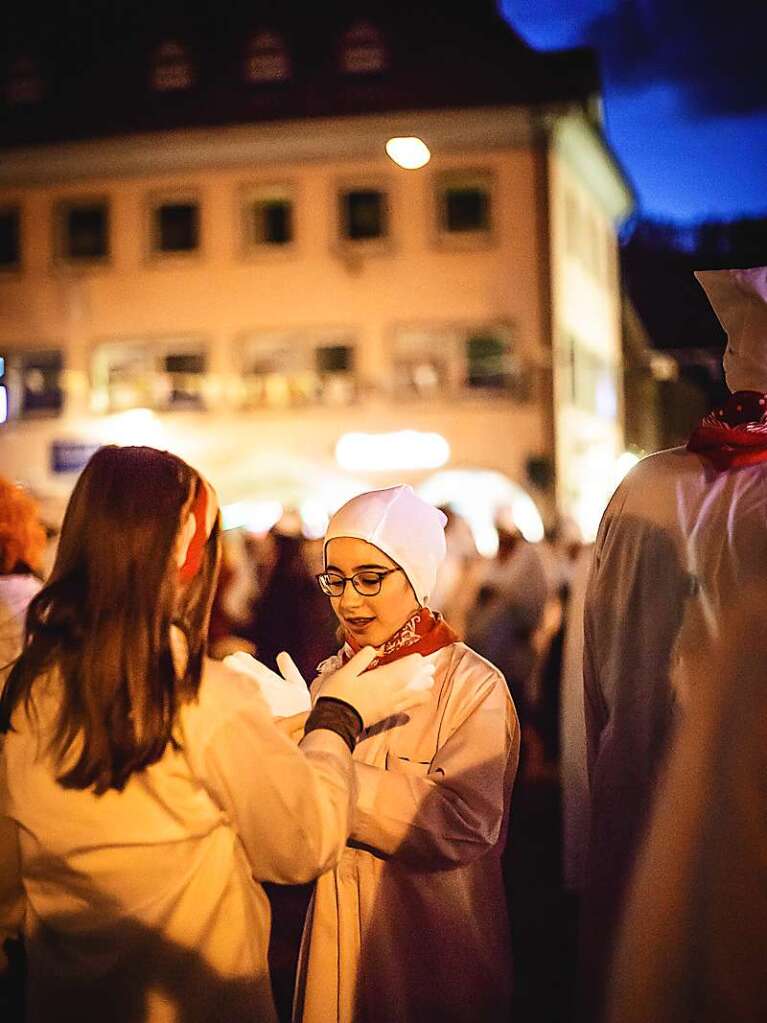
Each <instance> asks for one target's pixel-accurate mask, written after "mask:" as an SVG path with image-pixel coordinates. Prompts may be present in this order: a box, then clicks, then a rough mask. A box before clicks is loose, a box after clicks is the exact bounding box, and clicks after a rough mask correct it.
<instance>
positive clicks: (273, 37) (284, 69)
mask: <svg viewBox="0 0 767 1023" xmlns="http://www.w3.org/2000/svg"><path fill="white" fill-rule="evenodd" d="M290 73H291V66H290V57H289V56H288V51H287V48H286V46H285V40H284V39H283V37H282V36H281V35H280V34H279V32H257V33H256V34H255V35H254V36H251V38H250V40H249V41H248V46H247V51H246V56H245V80H246V81H247V82H284V81H286V80H287V79H288V78H290Z"/></svg>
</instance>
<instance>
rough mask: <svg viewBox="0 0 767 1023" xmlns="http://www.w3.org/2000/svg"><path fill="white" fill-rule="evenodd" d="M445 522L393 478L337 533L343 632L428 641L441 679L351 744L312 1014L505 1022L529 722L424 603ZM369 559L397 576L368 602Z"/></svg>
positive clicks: (321, 884)
mask: <svg viewBox="0 0 767 1023" xmlns="http://www.w3.org/2000/svg"><path fill="white" fill-rule="evenodd" d="M443 526H444V516H443V515H442V513H441V512H438V511H437V510H436V509H435V508H433V507H432V506H430V505H427V504H426V503H425V502H424V501H422V500H420V498H418V497H417V496H416V495H415V494H414V493H413V491H412V490H411V489H410V487H394V488H391V489H389V490H383V491H376V492H373V493H370V494H363V495H360V496H359V497H357V498H354V499H353V500H352V501H350V502H348V503H347V504H346V505H345V506H344V507H343V508H342V509H341V510H340V511H339V512H338V513H337V514H336V515H335V516H334V517H333V519H332V520H331V522H330V525H329V528H328V533H327V537H326V544H325V551H326V574H328V575H335V576H336V579H335V582H334V583H333V585H334V587H335V589H336V590H340V591H341V592H340V595H337V596H333V595H332V594H331V601H332V603H333V607H334V610H335V612H336V614H337V616H338V617H339V619H340V621H341V624H342V625H343V626H344V629H345V632H346V635H347V641H348V642H351V643H352V646H354V645H359V644H361V643H362V642H365V643H368V642H370V643H372V645H373V646H375V647H376V648H378V649H379V651H380V653H381V657H382V659H384V660H386V659H388V658H389V657H391V656H394V657H396V656H397V651H398V650H400V649H401V650H402V651H403V652H405V653H407V651H408V649H415V650H418V649H419V648H420V649H422V650H423V652H424V654H425V656H427V658H428V659H429V660H433V661H434V662H435V665H436V673H435V680H434V688H433V690H432V693H431V699H430V701H429V702H428V703H426V704H425V705H423V706H421V707H419V708H418V709H417V710H415V711H412V712H410V713H409V715H408V716H407V717H406V718H403V717H400V718H399V719H390V721H389V722H387V723H385V724H384V725H383V726H379V727H376V728H375V729H371V730H369V731H368V732H367V733H365V734H363V737H362V738H361V740H360V742H359V743H358V745H357V748H356V750H355V753H354V772H355V778H356V783H357V800H356V805H355V808H354V813H353V820H352V828H351V837H350V840H349V843H348V846H347V849H346V851H345V852H344V854H343V856H342V858H341V862H340V863H339V864H338V866H337V867H336V868H335V869H334V870H333V871H331V872H329V873H327V874H324V875H323V876H322V877H321V878H320V879H319V880H318V882H317V888H316V894H315V897H314V901H313V904H312V906H311V908H310V912H309V917H308V920H307V925H306V931H305V934H304V946H303V948H302V954H301V963H300V967H299V978H298V985H297V993H296V1006H295V1015H296V1019H297V1020H302V1021H304V1023H333V1021H339V1023H352V1021H354V1023H360V1021H363V1020H364V1021H366V1023H373V1021H381V1023H430V1021H432V1020H433V1021H437V1020H439V1021H440V1023H447V1021H466V1023H469V1021H472V1023H473V1021H478V1020H482V1021H483V1023H492V1021H494V1020H498V1021H500V1020H504V1021H505V1020H507V1019H508V1013H509V993H510V972H511V959H510V946H509V934H508V921H507V918H506V909H505V898H504V889H503V884H502V877H501V868H500V854H501V852H502V849H503V843H504V837H505V828H506V819H507V814H508V806H509V799H510V795H511V787H512V783H513V780H514V775H515V772H516V765H517V759H518V752H519V730H518V723H517V718H516V714H515V711H514V706H513V703H512V701H511V698H510V696H509V693H508V690H507V688H506V685H505V683H504V680H503V677H502V676H501V674H500V673H499V672H498V670H497V669H496V668H494V667H493V665H492V664H490V663H489V662H487V661H485V660H484V659H483V658H481V657H479V656H478V655H477V654H475V653H474V652H473V651H472V650H470V649H469V648H468V647H467V646H465V645H464V644H463V643H460V642H458V641H457V639H456V638H455V636H454V634H452V630H449V629H447V627H446V626H445V624H444V623H443V622H441V621H440V619H439V617H438V616H434V615H432V614H431V612H430V611H429V610H428V608H427V607H426V604H427V601H428V595H429V593H430V592H431V591H432V589H433V586H434V582H435V579H436V573H437V568H438V566H439V563H440V561H441V559H442V557H443V556H444V551H445V540H444V533H443ZM347 551H348V552H349V554H348V557H347V553H346V552H347ZM360 559H363V561H361V560H360ZM371 562H372V563H373V569H375V568H376V567H377V568H378V571H379V572H385V573H386V575H385V576H381V583H380V590H379V592H378V594H377V595H371V596H369V597H365V596H363V595H360V594H359V592H357V591H356V589H355V588H354V586H353V579H351V577H352V576H353V574H354V572H355V570H358V569H359V568H360V566H361V565H363V564H364V565H365V566H367V569H368V570H370V567H371V565H370V563H371ZM363 575H364V573H363ZM344 577H346V578H344ZM339 579H340V581H339ZM358 581H359V580H358ZM364 583H365V580H364V579H363V580H362V585H363V589H364V588H365V586H364ZM371 588H373V587H371ZM326 592H328V591H327V590H326ZM398 601H399V603H397V602H398ZM411 612H412V613H411ZM425 623H428V624H425ZM419 630H420V631H419ZM424 630H425V631H424ZM435 635H442V636H443V639H442V641H440V645H439V646H438V648H436V649H434V650H433V652H431V653H427V650H426V649H423V646H422V645H423V643H428V642H429V641H430V639H431V638H433V637H434V636H435ZM348 642H347V646H346V647H345V648H344V650H342V651H341V653H340V654H339V655H337V657H336V658H331V661H330V666H332V664H333V663H337V662H338V659H339V658H340V659H343V658H344V657H345V656H347V655H348V652H349V650H348ZM374 663H375V662H374ZM328 666H329V665H328V662H326V663H325V665H323V666H321V669H322V668H324V667H328Z"/></svg>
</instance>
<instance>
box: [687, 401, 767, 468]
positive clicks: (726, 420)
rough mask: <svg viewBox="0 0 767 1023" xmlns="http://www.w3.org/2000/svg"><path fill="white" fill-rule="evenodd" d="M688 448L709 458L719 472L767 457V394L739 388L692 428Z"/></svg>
mask: <svg viewBox="0 0 767 1023" xmlns="http://www.w3.org/2000/svg"><path fill="white" fill-rule="evenodd" d="M687 450H688V451H695V452H697V453H698V454H699V455H703V457H704V458H707V459H708V460H709V461H710V462H711V463H712V465H713V466H714V468H715V469H716V470H717V472H723V471H724V470H725V469H737V468H739V467H740V466H742V465H756V464H757V463H758V462H765V461H767V394H762V393H761V392H760V391H736V392H735V394H732V395H730V397H729V398H728V399H727V401H726V402H725V403H724V405H722V407H721V408H718V409H715V410H714V411H713V412H709V414H708V415H707V416H704V418H703V419H701V421H700V423H699V424H698V426H696V428H695V429H694V430H693V433H692V436H691V437H690V440H689V441H688V443H687Z"/></svg>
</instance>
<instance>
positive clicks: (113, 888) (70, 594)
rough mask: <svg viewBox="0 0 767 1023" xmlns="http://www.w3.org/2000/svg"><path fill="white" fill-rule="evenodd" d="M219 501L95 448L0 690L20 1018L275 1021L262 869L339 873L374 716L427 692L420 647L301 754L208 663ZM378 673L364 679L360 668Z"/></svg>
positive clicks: (164, 458) (344, 682)
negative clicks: (19, 942)
mask: <svg viewBox="0 0 767 1023" xmlns="http://www.w3.org/2000/svg"><path fill="white" fill-rule="evenodd" d="M219 547H220V544H219V524H218V513H217V506H216V499H215V494H214V493H213V491H212V489H211V488H210V487H209V485H208V484H207V483H206V481H205V480H204V479H203V478H202V477H201V476H200V475H199V474H198V473H197V472H196V471H195V470H194V469H192V468H191V467H190V466H189V465H187V464H186V463H185V462H183V461H182V460H181V459H180V458H177V457H176V456H174V455H172V454H169V453H167V452H162V451H157V450H154V449H151V448H140V447H134V448H131V447H126V448H117V447H105V448H101V449H100V450H99V451H98V452H97V453H96V454H95V455H94V456H93V457H92V459H91V460H90V462H89V463H88V465H87V466H86V468H85V469H84V471H83V473H82V475H81V476H80V479H79V480H78V482H77V485H76V486H75V489H74V491H73V494H72V497H71V499H70V502H69V505H68V507H67V511H66V515H65V518H64V523H63V527H62V533H61V540H60V544H59V549H58V554H57V558H56V562H55V564H54V567H53V571H52V574H51V577H50V579H49V581H48V583H47V584H46V585H45V586H44V587H43V589H42V590H41V591H40V593H39V594H38V595H37V596H36V597H35V599H34V600H33V601H32V602H31V604H30V607H29V612H28V619H27V628H26V636H25V642H24V648H23V652H22V654H21V656H20V658H19V660H18V661H17V662H16V664H15V666H14V668H13V670H12V672H11V674H10V676H9V678H8V680H7V683H6V685H5V688H4V690H3V694H2V697H1V698H0V732H3V733H5V735H4V739H3V748H2V751H0V879H1V880H0V941H2V940H3V938H5V937H7V936H9V935H14V934H18V933H20V932H23V934H24V937H25V942H26V947H27V953H28V983H27V1019H28V1020H34V1021H43V1020H46V1021H50V1020H61V1019H70V1018H71V1019H77V1020H78V1023H82V1021H85V1020H95V1019H99V1020H102V1019H104V1018H107V1017H108V1018H109V1019H110V1020H112V1021H113V1023H129V1021H130V1023H133V1021H139V1020H151V1021H160V1020H184V1021H187V1023H191V1021H193V1020H198V1021H203V1020H212V1019H221V1020H226V1021H227V1023H237V1021H240V1020H243V1021H244V1020H246V1019H247V1020H267V1021H272V1020H274V1019H275V1012H274V1006H273V1002H272V997H271V991H270V986H269V978H268V971H267V961H266V950H267V945H268V934H269V911H268V904H267V900H266V897H265V895H264V892H263V889H262V887H261V885H260V883H259V882H261V881H265V880H270V881H277V882H281V883H298V882H303V881H307V880H309V879H311V878H313V877H314V876H316V875H317V874H319V873H320V872H322V871H324V870H327V869H328V868H330V867H332V866H333V865H334V864H335V862H336V861H337V860H338V858H339V856H340V855H341V853H342V851H343V849H344V845H345V842H346V838H347V836H348V831H349V818H350V809H351V806H352V805H353V799H354V781H353V772H352V760H351V750H352V749H353V747H354V745H355V743H356V740H357V738H358V736H359V735H360V733H361V731H362V729H363V727H365V726H367V725H370V724H373V723H374V722H375V721H377V720H379V719H381V718H383V717H387V716H388V715H390V714H392V713H397V712H400V711H402V710H404V709H407V708H409V707H413V706H416V705H417V704H420V703H422V702H423V701H424V700H425V699H427V698H428V689H429V687H430V684H431V669H430V668H429V667H428V666H427V665H426V663H425V661H424V660H423V658H413V659H411V660H410V663H409V664H408V665H405V666H404V668H403V667H399V668H397V669H395V670H392V669H391V668H384V669H381V670H379V671H375V672H369V673H367V674H366V676H365V678H364V679H359V678H358V676H359V675H360V673H361V672H362V671H363V670H364V669H365V668H366V667H367V665H368V664H369V663H370V661H371V659H372V656H373V651H372V650H370V649H367V650H363V651H361V653H360V655H359V656H358V657H357V658H356V659H354V660H353V661H351V662H350V663H349V664H348V665H347V666H346V667H345V668H344V669H342V670H341V671H338V672H337V673H335V674H334V675H333V676H332V677H331V678H330V679H329V681H328V684H327V685H326V686H324V687H323V689H322V692H321V694H320V695H321V698H320V699H319V700H318V701H317V702H316V705H315V708H314V710H313V711H312V712H311V714H310V716H309V719H308V721H307V724H306V727H305V736H304V738H303V739H302V741H301V743H300V745H299V746H298V747H296V745H295V744H294V743H293V742H291V741H290V740H289V739H288V737H287V736H286V734H284V733H283V731H281V730H280V729H279V728H278V727H277V725H276V724H275V722H274V721H273V719H272V715H271V712H270V711H269V708H268V706H267V705H266V703H265V702H264V700H263V698H262V697H261V695H260V693H259V691H258V688H257V687H256V686H255V685H254V684H253V682H252V681H251V680H249V679H248V678H246V677H244V676H243V675H242V674H240V673H238V672H235V671H232V670H231V669H229V668H227V667H226V666H225V665H222V664H219V663H216V662H213V661H210V660H208V659H207V658H206V657H205V635H206V628H207V622H208V617H209V614H210V607H211V603H212V600H213V593H214V585H215V580H216V573H217V569H218V561H219ZM368 680H369V681H368Z"/></svg>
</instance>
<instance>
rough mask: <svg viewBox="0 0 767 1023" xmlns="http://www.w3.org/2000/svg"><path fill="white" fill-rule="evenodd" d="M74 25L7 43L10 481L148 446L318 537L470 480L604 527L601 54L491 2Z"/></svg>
mask: <svg viewBox="0 0 767 1023" xmlns="http://www.w3.org/2000/svg"><path fill="white" fill-rule="evenodd" d="M62 7H63V8H64V10H65V11H68V12H69V13H68V15H67V16H66V17H67V19H68V20H66V21H63V20H61V19H62V18H64V16H65V15H64V14H60V15H59V22H58V23H57V22H56V21H54V22H52V23H51V24H47V25H46V26H45V27H44V28H41V27H40V26H34V25H32V24H31V23H30V25H28V26H27V31H24V30H23V23H22V28H18V27H17V28H16V30H15V31H14V32H7V33H5V36H4V42H3V44H2V45H3V47H4V50H5V53H4V63H3V66H2V74H3V75H4V78H3V81H2V87H3V92H2V97H1V98H0V99H1V102H2V105H3V109H2V117H0V121H1V122H2V125H3V127H2V129H1V130H0V147H2V148H1V149H0V154H1V155H0V310H1V312H0V354H1V355H2V358H3V366H2V368H3V373H4V375H3V377H2V378H1V379H0V384H2V385H3V386H4V388H5V391H4V394H5V398H6V403H7V409H6V410H5V411H4V414H3V417H2V418H4V419H5V422H4V423H3V425H2V427H0V472H2V473H4V474H6V475H10V476H14V477H17V478H20V479H23V480H25V481H26V482H27V483H29V484H30V485H31V486H32V487H33V488H34V489H35V490H36V491H37V492H39V493H41V494H46V495H57V494H65V493H66V492H67V491H68V489H69V488H70V487H71V485H72V482H73V480H74V478H75V476H76V473H77V471H78V470H79V468H80V467H81V465H82V464H83V461H84V460H85V459H86V458H87V456H88V454H89V453H90V451H91V450H93V448H94V447H95V446H97V445H99V444H101V443H104V442H110V441H115V442H118V443H142V442H143V443H151V444H155V445H157V446H163V447H168V448H170V449H172V450H175V451H177V452H178V453H180V454H181V455H182V456H184V457H187V458H189V459H190V460H191V461H192V462H193V463H194V464H195V465H198V466H199V467H200V468H201V469H202V470H203V471H205V472H206V473H207V474H208V475H209V476H210V478H211V479H212V480H213V481H214V482H215V483H216V484H217V485H218V487H219V489H220V491H221V493H222V495H223V498H224V501H225V502H226V503H228V504H237V503H238V502H248V501H252V500H254V499H256V500H258V499H267V498H272V499H277V500H280V501H282V502H283V503H296V504H303V505H304V506H306V507H307V509H309V512H311V509H312V508H314V509H315V511H317V512H318V514H319V513H320V512H321V508H322V506H328V505H331V506H332V505H333V504H334V503H338V502H339V501H340V500H342V499H343V498H344V497H345V496H347V493H350V492H352V491H353V490H354V489H355V488H357V487H359V486H360V485H371V484H372V485H386V484H388V483H390V482H395V481H402V480H405V481H410V482H413V483H416V484H417V483H420V482H422V481H423V480H425V479H426V478H427V477H428V476H430V475H432V474H433V473H434V472H435V471H437V470H438V469H443V470H445V469H447V470H450V469H461V470H470V471H475V470H483V471H485V472H488V471H489V472H492V473H496V474H500V476H501V477H502V478H505V479H508V480H510V481H512V482H513V483H516V484H519V485H520V486H521V487H523V488H525V489H527V490H529V491H530V493H532V495H533V497H534V498H535V500H536V501H537V502H538V504H539V506H540V507H541V509H542V510H543V511H544V513H546V514H552V513H553V512H554V511H555V510H560V511H563V512H567V513H568V514H570V515H572V516H574V517H575V518H576V519H577V520H578V521H579V522H580V523H581V525H582V526H583V527H584V529H585V530H586V532H587V533H588V532H590V531H591V530H592V529H593V528H594V527H595V524H596V520H597V518H598V516H599V514H600V513H601V510H602V507H603V505H604V503H605V500H606V498H607V496H608V495H609V493H610V491H611V489H612V485H613V467H614V463H615V460H616V457H617V456H618V455H619V453H620V452H621V451H622V447H623V438H622V426H621V422H622V419H621V415H622V387H621V380H622V365H621V296H620V285H619V273H618V259H617V248H616V238H615V229H616V224H618V223H619V222H620V221H621V220H622V219H623V218H624V217H625V216H626V215H627V214H628V213H629V212H630V210H631V207H632V196H631V192H630V189H629V187H628V185H627V183H626V181H625V179H624V177H623V175H622V173H621V171H620V169H619V168H618V166H617V165H616V162H615V160H614V158H613V156H612V154H611V152H610V150H609V148H608V146H607V145H606V142H605V139H604V136H603V134H602V130H601V123H600V103H599V83H598V77H597V74H596V70H595V64H594V58H593V54H592V53H591V52H590V51H586V50H572V51H567V52H562V53H554V54H540V53H537V52H534V51H532V50H531V49H530V48H528V47H527V46H526V45H525V44H524V43H523V42H522V41H521V39H520V38H518V37H517V36H516V34H515V33H514V32H513V30H512V29H511V28H510V27H509V26H508V24H507V23H506V22H505V21H503V20H502V19H501V17H500V15H499V14H498V12H497V10H496V5H495V4H494V3H492V2H488V0H484V2H480V0H472V2H467V3H466V4H465V5H464V9H463V11H462V12H460V13H455V5H445V4H441V3H432V4H421V5H413V4H405V3H403V2H401V0H400V2H395V3H392V2H389V3H383V2H376V0H368V2H363V0H358V2H355V3H354V4H351V3H343V2H340V0H336V2H333V3H328V4H324V5H317V6H316V9H314V10H308V9H307V7H306V5H299V4H296V3H289V2H284V3H281V4H265V3H261V4H259V3H248V4H244V3H232V4H231V5H228V6H227V7H226V14H225V16H222V14H221V11H222V10H224V9H223V8H221V7H220V5H219V8H218V9H211V11H210V12H209V13H208V14H207V15H202V14H199V13H198V14H196V15H194V16H193V15H191V14H188V13H187V14H184V13H183V9H182V7H181V5H177V4H169V3H160V4H158V5H156V6H152V8H151V9H149V8H148V9H147V10H148V11H149V10H151V14H146V15H145V16H143V17H139V16H137V15H136V13H135V11H132V10H131V5H129V4H122V5H120V4H110V5H104V7H103V12H102V14H101V22H100V23H97V24H94V23H92V22H88V24H87V26H86V25H85V24H84V23H83V24H78V23H73V21H72V19H73V18H74V17H75V16H74V15H73V13H72V11H73V10H74V8H73V6H72V5H62ZM91 17H92V18H94V17H96V16H95V15H91ZM22 22H23V19H22ZM46 33H47V34H46ZM41 40H42V41H41ZM403 137H404V138H412V137H416V138H418V139H420V140H422V142H423V143H425V145H426V146H427V147H428V150H429V151H430V153H431V159H430V161H429V162H428V163H426V164H425V165H424V166H422V167H420V168H418V169H405V168H403V167H402V166H399V165H397V164H396V163H395V162H394V161H393V160H392V159H391V158H390V157H389V156H388V155H387V152H386V149H385V145H386V143H387V141H388V140H390V139H393V138H403ZM395 155H398V154H397V153H396V152H395ZM398 158H399V159H401V160H405V159H406V158H408V152H407V150H406V152H405V156H404V157H403V156H398ZM2 411H3V409H2V408H0V412H2ZM405 430H406V431H411V432H409V433H407V434H405V435H404V436H403V435H401V434H400V431H405ZM349 434H355V435H359V434H363V435H364V436H352V437H349V436H348V435H349ZM339 442H341V444H340V446H339ZM456 478H457V479H461V480H463V481H464V482H462V483H461V484H460V486H461V487H462V488H463V491H464V495H463V496H464V497H465V496H466V488H465V479H466V477H464V476H460V477H456ZM488 478H489V477H488ZM469 490H471V487H469ZM469 496H470V495H469ZM307 502H308V504H307ZM241 507H243V508H244V507H245V505H244V504H243V505H241Z"/></svg>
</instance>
